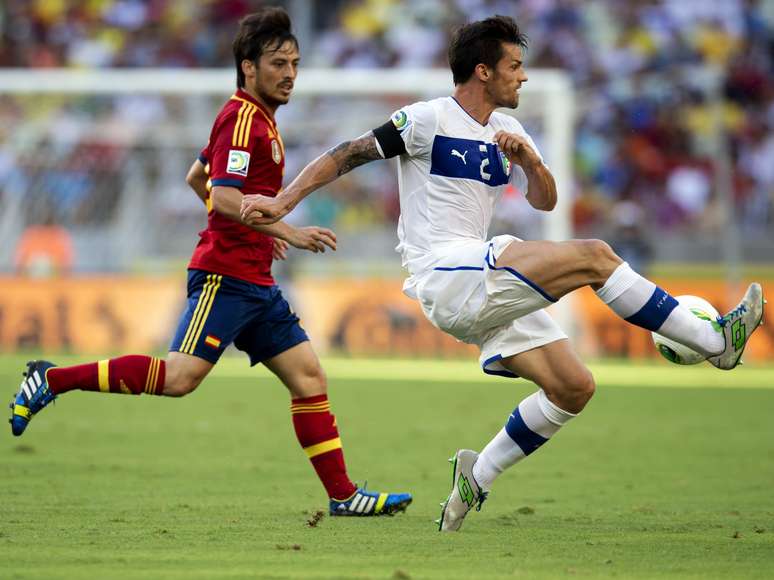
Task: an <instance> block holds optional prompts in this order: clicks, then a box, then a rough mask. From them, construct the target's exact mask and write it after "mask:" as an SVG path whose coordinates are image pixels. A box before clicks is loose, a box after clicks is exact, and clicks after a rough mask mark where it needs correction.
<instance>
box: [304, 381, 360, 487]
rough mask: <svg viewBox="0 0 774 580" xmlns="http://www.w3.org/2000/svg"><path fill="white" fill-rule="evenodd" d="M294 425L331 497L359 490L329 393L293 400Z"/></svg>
mask: <svg viewBox="0 0 774 580" xmlns="http://www.w3.org/2000/svg"><path fill="white" fill-rule="evenodd" d="M290 412H291V414H292V416H293V427H294V428H295V430H296V437H298V442H299V443H300V444H301V447H303V448H304V451H305V452H306V454H307V456H308V457H309V460H310V461H311V462H312V465H313V466H314V469H315V471H316V472H317V476H318V477H319V478H320V481H322V484H323V485H324V486H325V490H326V491H327V492H328V497H330V498H334V499H347V498H348V497H350V496H351V495H352V494H354V493H355V491H357V488H356V487H355V484H353V483H352V482H351V481H350V479H349V476H348V475H347V467H346V465H344V452H343V451H342V449H341V439H339V431H338V429H336V418H335V417H334V416H333V415H331V412H330V403H329V402H328V395H316V396H314V397H306V398H303V399H293V400H292V401H291V403H290Z"/></svg>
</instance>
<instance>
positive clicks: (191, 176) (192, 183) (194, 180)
mask: <svg viewBox="0 0 774 580" xmlns="http://www.w3.org/2000/svg"><path fill="white" fill-rule="evenodd" d="M208 180H209V176H208V175H207V172H206V171H205V170H204V163H202V162H201V160H200V159H198V158H197V159H196V160H195V161H194V162H193V163H192V164H191V168H190V169H189V170H188V174H187V175H186V176H185V182H186V183H187V184H188V186H189V187H190V188H191V189H193V191H194V193H195V194H196V195H197V197H198V198H199V199H201V200H202V202H203V203H204V204H205V205H206V204H207V194H208V193H209V192H208V191H207V181H208Z"/></svg>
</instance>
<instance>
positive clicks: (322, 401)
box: [264, 341, 412, 516]
mask: <svg viewBox="0 0 774 580" xmlns="http://www.w3.org/2000/svg"><path fill="white" fill-rule="evenodd" d="M264 364H265V365H266V366H267V367H268V368H269V370H271V371H272V372H273V373H274V374H276V375H277V377H278V378H279V379H280V380H281V381H282V382H283V383H284V384H285V386H286V387H287V388H288V390H289V391H290V395H291V403H290V412H291V415H292V418H293V428H294V429H295V432H296V437H297V438H298V442H299V444H300V445H301V447H302V448H303V450H304V452H305V453H306V455H307V457H308V458H309V460H310V461H311V463H312V466H313V467H314V469H315V471H316V472H317V475H318V477H319V478H320V481H321V482H322V484H323V486H324V487H325V490H326V492H327V493H328V497H329V500H330V505H329V513H330V514H331V515H333V516H379V515H392V514H395V513H397V512H399V511H404V510H405V509H406V507H407V506H408V505H409V504H410V503H411V499H412V498H411V495H409V494H406V493H379V492H372V491H367V490H366V489H365V488H358V487H357V486H356V485H355V484H354V483H352V481H351V480H350V478H349V476H348V475H347V468H346V463H345V461H344V451H343V448H342V442H341V438H340V437H339V431H338V427H337V426H336V417H335V416H334V415H333V414H332V413H331V410H330V402H329V401H328V395H327V390H328V383H327V380H326V377H325V372H324V371H323V369H322V366H321V365H320V361H319V359H318V358H317V355H316V354H315V352H314V349H313V348H312V345H311V344H310V343H309V341H304V342H301V343H300V344H297V345H295V346H293V347H291V348H289V349H288V350H286V351H285V352H282V353H280V354H279V355H277V356H274V357H272V358H270V359H268V360H266V361H264Z"/></svg>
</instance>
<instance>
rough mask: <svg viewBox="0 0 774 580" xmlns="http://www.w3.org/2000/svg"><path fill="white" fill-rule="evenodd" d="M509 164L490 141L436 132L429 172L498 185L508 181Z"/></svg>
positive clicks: (492, 185) (493, 185) (491, 185)
mask: <svg viewBox="0 0 774 580" xmlns="http://www.w3.org/2000/svg"><path fill="white" fill-rule="evenodd" d="M509 168H510V165H509V163H508V162H507V160H506V158H505V156H504V155H503V154H502V153H501V152H500V149H499V148H498V147H497V145H496V144H494V143H485V142H484V141H476V140H473V139H460V138H458V137H446V136H445V135H436V136H435V138H434V139H433V150H432V153H431V155H430V174H431V175H438V176H440V177H447V178H451V179H455V178H456V179H472V180H475V181H478V182H480V183H483V184H484V185H489V186H490V187H499V186H501V185H505V184H506V183H508V182H509V181H510V169H509Z"/></svg>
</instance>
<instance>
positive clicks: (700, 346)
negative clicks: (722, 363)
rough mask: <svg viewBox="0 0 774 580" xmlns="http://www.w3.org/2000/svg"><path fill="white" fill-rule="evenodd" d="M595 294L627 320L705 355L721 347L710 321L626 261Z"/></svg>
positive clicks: (714, 352) (723, 346) (723, 345)
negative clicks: (699, 315)
mask: <svg viewBox="0 0 774 580" xmlns="http://www.w3.org/2000/svg"><path fill="white" fill-rule="evenodd" d="M597 296H599V297H600V299H601V300H602V301H603V302H604V303H605V304H607V305H608V306H609V307H610V308H611V309H612V310H613V312H615V313H616V314H617V315H618V316H620V317H621V318H623V319H624V320H626V321H627V322H630V323H632V324H636V325H637V326H640V327H642V328H645V329H647V330H651V331H654V332H658V333H659V334H662V335H663V336H666V337H667V338H671V339H672V340H676V341H677V342H679V343H681V344H684V345H686V346H687V347H689V348H692V349H693V350H695V351H697V352H700V353H701V354H703V355H705V356H709V355H713V354H718V353H719V352H722V351H723V349H724V348H725V340H724V338H723V334H722V333H720V332H718V331H717V330H715V328H714V327H713V326H712V323H711V322H709V321H707V320H702V319H701V318H699V317H697V316H695V315H694V314H693V313H692V312H691V311H690V310H689V309H688V308H686V307H685V306H681V305H680V304H679V303H678V302H677V300H675V299H674V298H673V297H672V296H671V295H670V294H669V293H667V292H666V291H665V290H663V289H662V288H659V287H658V286H656V285H655V284H654V283H653V282H651V281H650V280H646V279H645V278H643V277H642V276H640V275H639V274H638V273H637V272H635V271H634V270H632V269H631V268H630V267H629V264H627V263H626V262H624V263H622V264H621V265H620V266H618V268H616V269H615V271H614V272H613V273H612V274H611V275H610V278H608V279H607V281H606V282H605V285H604V286H602V288H600V289H599V290H597Z"/></svg>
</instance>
